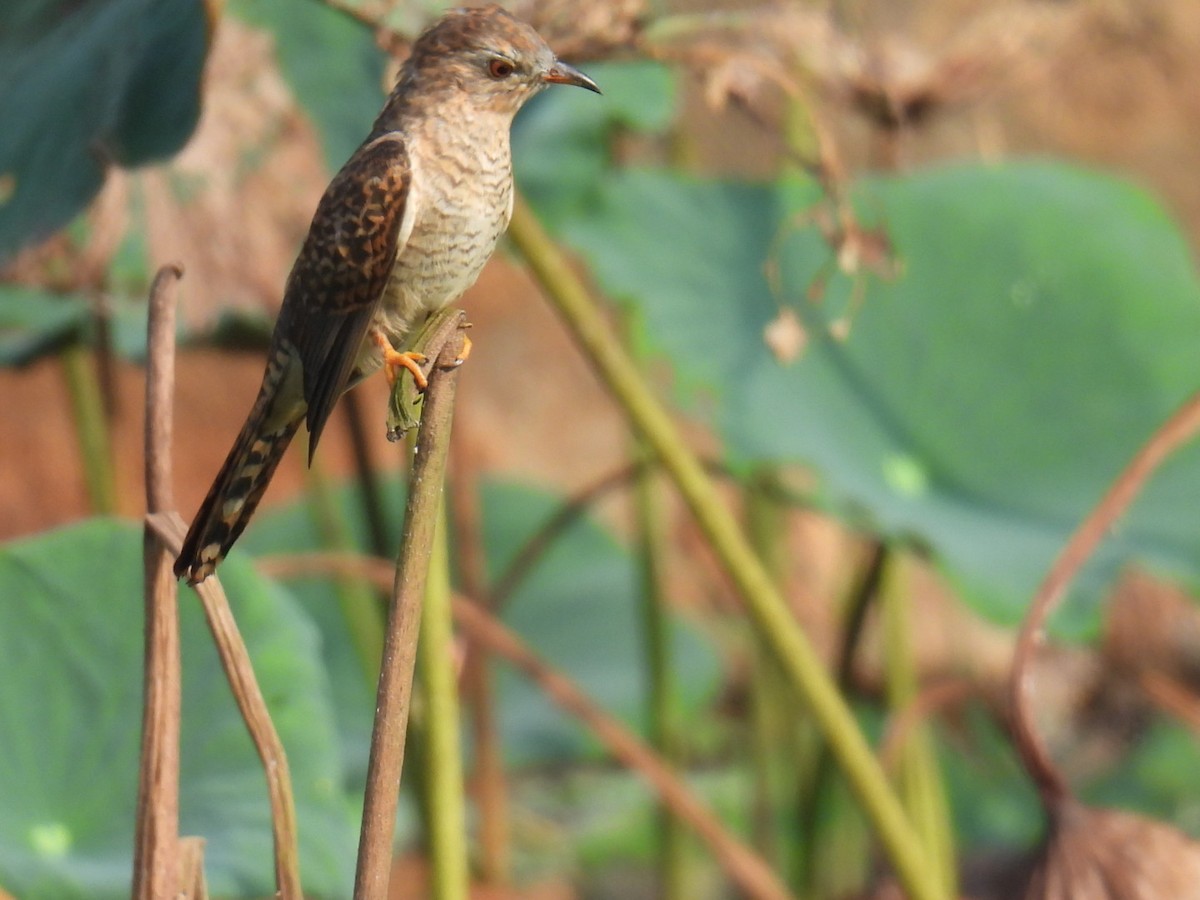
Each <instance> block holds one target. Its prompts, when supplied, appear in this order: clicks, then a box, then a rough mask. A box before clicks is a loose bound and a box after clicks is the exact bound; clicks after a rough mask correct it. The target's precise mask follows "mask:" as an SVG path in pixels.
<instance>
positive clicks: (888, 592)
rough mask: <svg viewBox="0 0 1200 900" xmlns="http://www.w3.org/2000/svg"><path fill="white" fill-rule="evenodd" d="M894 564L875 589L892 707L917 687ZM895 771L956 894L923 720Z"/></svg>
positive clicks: (941, 792) (945, 817) (944, 806)
mask: <svg viewBox="0 0 1200 900" xmlns="http://www.w3.org/2000/svg"><path fill="white" fill-rule="evenodd" d="M896 569H897V566H896V565H895V560H894V559H893V564H892V565H890V566H888V570H887V572H886V573H885V575H884V579H883V590H882V592H881V595H880V599H881V604H880V606H881V611H882V614H883V640H884V662H885V666H886V671H885V679H886V690H887V697H888V705H889V706H890V707H891V709H892V711H893V712H894V713H898V712H899V711H901V710H904V709H907V708H908V707H909V706H911V704H912V703H913V701H914V700H915V699H916V696H917V691H918V685H917V669H916V662H915V660H914V659H913V648H912V640H911V634H912V628H911V624H910V622H909V598H908V597H907V596H906V595H905V594H904V592H903V590H902V589H901V587H900V585H899V584H898V575H897V574H896ZM898 776H899V777H898V782H899V785H900V791H901V793H902V795H903V797H904V801H905V805H906V806H907V807H908V812H909V815H910V816H911V818H912V821H913V825H914V827H915V828H916V831H917V834H918V836H919V837H920V839H921V840H922V841H923V842H924V844H925V852H926V857H927V858H928V859H929V860H931V862H932V864H933V865H934V867H935V868H934V871H935V873H936V874H937V875H938V877H939V879H940V880H941V882H942V888H943V890H944V891H945V892H946V895H947V896H951V897H952V896H955V895H956V893H955V892H956V887H957V885H956V881H957V877H956V871H955V861H954V838H953V834H952V831H951V825H950V811H949V806H948V803H947V800H946V792H945V788H944V786H943V784H942V780H941V775H940V772H939V771H938V767H937V756H936V753H935V751H934V746H933V740H932V735H931V734H930V731H929V726H928V725H927V724H925V723H920V724H918V725H915V726H913V728H912V729H910V730H909V732H908V734H907V735H906V737H905V740H904V744H903V746H902V748H901V751H900V764H899V772H898Z"/></svg>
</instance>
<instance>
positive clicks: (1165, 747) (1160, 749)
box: [1082, 718, 1200, 836]
mask: <svg viewBox="0 0 1200 900" xmlns="http://www.w3.org/2000/svg"><path fill="white" fill-rule="evenodd" d="M1195 774H1196V736H1195V734H1194V732H1192V731H1190V730H1189V729H1188V728H1187V727H1185V725H1184V724H1182V723H1180V722H1179V721H1176V720H1173V719H1167V718H1158V719H1156V720H1155V721H1154V722H1153V724H1152V727H1150V728H1149V729H1148V731H1147V732H1146V733H1145V734H1144V735H1142V736H1141V737H1140V738H1139V740H1138V742H1137V744H1136V746H1134V747H1133V750H1132V752H1131V753H1130V754H1129V755H1128V756H1127V757H1126V758H1124V759H1123V760H1122V762H1121V765H1120V766H1119V767H1117V768H1116V770H1114V771H1112V772H1110V773H1107V774H1106V775H1105V776H1104V777H1102V778H1097V779H1095V780H1094V781H1093V783H1091V784H1089V785H1087V786H1086V787H1085V788H1084V790H1083V791H1082V794H1083V797H1084V799H1085V800H1086V802H1088V803H1089V804H1095V805H1103V806H1113V807H1121V808H1125V809H1133V810H1137V811H1138V812H1141V813H1145V814H1146V815H1150V816H1153V817H1155V818H1158V819H1162V820H1163V821H1165V822H1169V823H1170V824H1173V825H1175V826H1177V827H1179V828H1181V829H1183V830H1184V831H1187V832H1188V833H1189V834H1191V835H1193V836H1195V835H1200V805H1198V803H1197V801H1198V800H1200V791H1197V788H1196V778H1195Z"/></svg>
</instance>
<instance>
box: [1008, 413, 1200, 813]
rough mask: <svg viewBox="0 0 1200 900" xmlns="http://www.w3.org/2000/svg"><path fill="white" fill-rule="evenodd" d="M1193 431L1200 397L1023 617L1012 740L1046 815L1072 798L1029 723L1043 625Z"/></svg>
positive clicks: (1080, 533) (1064, 554) (1141, 459)
mask: <svg viewBox="0 0 1200 900" xmlns="http://www.w3.org/2000/svg"><path fill="white" fill-rule="evenodd" d="M1197 429H1200V393H1198V394H1194V395H1193V396H1192V397H1190V398H1189V399H1188V400H1187V402H1185V403H1184V404H1183V406H1182V407H1181V408H1180V409H1179V410H1178V411H1177V412H1176V413H1175V414H1174V415H1173V416H1171V418H1169V419H1168V420H1167V421H1166V422H1165V423H1163V425H1162V427H1161V428H1159V429H1158V431H1156V432H1155V433H1154V434H1153V435H1152V436H1151V437H1150V439H1149V440H1148V441H1147V442H1146V443H1145V444H1144V445H1143V446H1142V448H1141V450H1139V451H1138V452H1137V455H1135V456H1134V457H1133V459H1132V461H1130V463H1129V465H1128V466H1127V467H1126V468H1125V470H1124V471H1123V472H1121V474H1120V475H1118V476H1117V479H1116V480H1115V481H1114V482H1113V484H1112V487H1110V488H1109V490H1108V493H1106V494H1105V495H1104V497H1103V498H1102V499H1101V500H1100V502H1099V503H1097V504H1096V506H1095V507H1094V508H1093V509H1092V511H1091V512H1090V513H1088V516H1087V518H1085V519H1084V520H1083V521H1082V522H1081V523H1080V524H1079V527H1078V528H1077V529H1076V530H1075V533H1074V534H1072V535H1071V539H1070V540H1069V541H1067V545H1066V546H1065V547H1064V548H1063V549H1062V551H1061V552H1060V553H1059V555H1058V558H1057V559H1056V560H1055V561H1054V565H1053V566H1051V568H1050V571H1049V572H1048V573H1047V575H1046V578H1045V580H1043V581H1042V583H1041V585H1040V586H1039V587H1038V589H1037V592H1036V593H1035V594H1034V595H1033V600H1032V601H1031V602H1030V604H1029V612H1028V613H1026V615H1025V621H1024V622H1022V623H1021V630H1020V633H1019V634H1018V636H1017V645H1016V650H1015V651H1014V653H1013V664H1012V673H1011V675H1010V680H1009V692H1010V695H1009V696H1010V702H1011V704H1012V727H1013V740H1014V743H1015V745H1016V749H1017V754H1018V755H1019V756H1020V757H1021V761H1022V763H1024V765H1025V769H1026V771H1027V772H1028V773H1029V776H1030V778H1032V779H1033V782H1034V784H1035V785H1036V786H1037V789H1038V793H1039V794H1041V797H1042V803H1043V804H1044V805H1045V807H1046V808H1047V809H1048V810H1054V809H1057V808H1058V807H1059V806H1060V805H1061V804H1062V802H1063V801H1064V800H1067V799H1069V798H1070V796H1071V794H1070V788H1069V787H1068V786H1067V783H1066V780H1065V779H1064V778H1063V776H1062V774H1061V773H1060V772H1059V771H1058V768H1057V767H1056V766H1055V765H1054V761H1053V760H1052V759H1051V758H1050V753H1049V751H1048V750H1047V749H1046V745H1045V744H1044V743H1043V742H1042V739H1041V736H1040V735H1039V734H1038V732H1037V728H1036V726H1035V724H1034V720H1033V682H1034V679H1033V672H1032V667H1031V663H1032V661H1033V658H1034V654H1035V653H1036V651H1037V649H1038V647H1039V646H1041V643H1042V640H1043V637H1044V629H1045V626H1046V620H1047V619H1048V618H1049V617H1050V614H1051V613H1052V612H1053V611H1054V610H1055V608H1056V607H1057V606H1058V604H1059V602H1060V601H1061V600H1062V598H1063V595H1064V594H1065V593H1066V590H1067V587H1068V585H1070V583H1071V581H1072V580H1073V579H1074V578H1075V575H1076V574H1077V573H1078V572H1079V570H1080V569H1081V568H1082V567H1083V565H1084V563H1086V562H1087V561H1088V559H1090V558H1091V555H1092V553H1093V552H1095V550H1096V547H1097V546H1098V545H1099V543H1100V541H1101V540H1103V538H1104V536H1105V535H1106V534H1108V532H1109V530H1110V529H1111V528H1112V527H1113V524H1114V523H1115V522H1116V521H1117V519H1119V518H1120V517H1121V516H1122V515H1124V514H1125V511H1126V510H1127V509H1128V508H1129V506H1130V504H1131V503H1133V501H1134V499H1135V498H1136V497H1137V495H1138V494H1139V493H1140V492H1141V490H1142V486H1143V485H1144V484H1145V483H1146V481H1147V479H1149V477H1150V476H1151V475H1152V474H1153V473H1154V471H1155V470H1156V469H1157V468H1158V467H1159V465H1161V464H1162V462H1163V460H1165V459H1166V458H1167V457H1168V456H1170V455H1171V454H1172V453H1173V452H1174V451H1175V450H1176V449H1177V448H1178V447H1179V446H1180V445H1182V444H1183V443H1185V442H1186V441H1188V440H1190V439H1191V438H1192V437H1193V435H1195V433H1196V431H1197Z"/></svg>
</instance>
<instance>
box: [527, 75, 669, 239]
mask: <svg viewBox="0 0 1200 900" xmlns="http://www.w3.org/2000/svg"><path fill="white" fill-rule="evenodd" d="M587 74H588V75H589V76H591V77H592V79H593V80H594V81H595V82H596V83H597V84H599V85H600V87H601V89H602V90H603V91H604V94H603V96H600V97H597V96H596V95H595V94H590V93H587V92H585V91H579V90H565V89H559V88H552V89H550V90H547V91H545V92H543V94H542V95H541V96H539V97H536V98H534V100H533V101H532V102H530V103H529V105H528V107H527V108H526V109H525V110H523V111H522V112H521V113H520V114H519V115H518V116H517V119H516V122H515V123H514V125H513V169H514V171H515V173H516V179H517V184H518V185H520V187H521V190H522V191H524V192H525V195H526V197H528V199H529V200H530V202H531V203H533V204H534V205H535V206H536V207H537V210H538V212H539V213H540V214H541V215H543V216H544V217H545V218H546V220H547V222H550V223H557V222H559V221H561V220H563V219H565V218H566V217H568V216H569V215H576V214H580V213H583V212H586V211H587V210H588V209H589V208H590V205H591V204H592V203H593V202H595V201H596V199H597V197H598V190H599V186H600V182H601V176H602V175H603V173H604V171H605V170H606V169H607V167H608V166H609V164H610V163H611V160H612V149H613V148H612V140H613V137H614V135H615V134H616V133H617V132H618V131H619V130H620V129H629V130H632V131H637V132H649V133H655V132H661V131H664V130H665V129H666V128H667V126H669V125H670V123H671V120H672V118H673V116H674V113H675V80H674V76H673V74H672V73H671V71H670V69H668V68H667V67H666V66H664V65H661V64H659V63H654V62H646V61H637V62H613V63H594V64H590V65H588V66H587Z"/></svg>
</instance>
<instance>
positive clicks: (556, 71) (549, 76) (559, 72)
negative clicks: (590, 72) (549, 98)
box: [542, 60, 600, 94]
mask: <svg viewBox="0 0 1200 900" xmlns="http://www.w3.org/2000/svg"><path fill="white" fill-rule="evenodd" d="M542 80H543V81H548V82H550V83H551V84H573V85H575V87H581V88H587V89H588V90H589V91H595V92H596V93H597V94H599V93H600V88H598V87H597V86H596V82H594V81H592V79H590V78H588V77H587V76H586V75H584V74H583V73H582V72H580V71H579V70H578V69H576V68H575V67H574V66H568V65H567V64H566V63H565V62H559V61H558V60H555V61H554V65H552V66H551V67H550V71H549V72H547V73H546V74H545V75H544V76H543V78H542Z"/></svg>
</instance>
